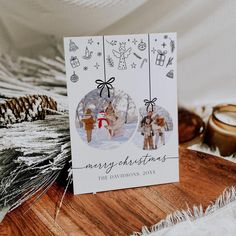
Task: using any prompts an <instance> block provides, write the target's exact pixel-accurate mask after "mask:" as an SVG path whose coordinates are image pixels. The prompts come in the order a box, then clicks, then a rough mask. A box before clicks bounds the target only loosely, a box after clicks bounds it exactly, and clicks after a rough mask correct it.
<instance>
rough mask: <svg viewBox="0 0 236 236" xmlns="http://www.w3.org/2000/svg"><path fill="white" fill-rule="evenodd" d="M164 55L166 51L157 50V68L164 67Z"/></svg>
mask: <svg viewBox="0 0 236 236" xmlns="http://www.w3.org/2000/svg"><path fill="white" fill-rule="evenodd" d="M166 53H167V51H166V50H164V51H161V50H157V57H156V65H158V66H163V65H164V63H165V59H166Z"/></svg>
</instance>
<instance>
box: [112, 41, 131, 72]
mask: <svg viewBox="0 0 236 236" xmlns="http://www.w3.org/2000/svg"><path fill="white" fill-rule="evenodd" d="M118 50H119V51H116V50H114V49H113V50H112V53H113V55H114V56H115V57H116V58H118V59H119V63H118V70H127V65H126V58H128V57H129V55H130V53H131V47H130V48H128V49H126V43H125V42H122V43H120V47H119V49H118Z"/></svg>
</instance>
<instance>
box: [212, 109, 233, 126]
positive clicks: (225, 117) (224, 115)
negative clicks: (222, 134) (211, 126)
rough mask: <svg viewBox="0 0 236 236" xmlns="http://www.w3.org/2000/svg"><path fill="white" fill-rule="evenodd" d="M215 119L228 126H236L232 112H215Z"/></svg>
mask: <svg viewBox="0 0 236 236" xmlns="http://www.w3.org/2000/svg"><path fill="white" fill-rule="evenodd" d="M215 117H216V118H217V119H218V120H220V121H222V122H224V123H226V124H228V125H233V126H236V112H233V111H217V112H215Z"/></svg>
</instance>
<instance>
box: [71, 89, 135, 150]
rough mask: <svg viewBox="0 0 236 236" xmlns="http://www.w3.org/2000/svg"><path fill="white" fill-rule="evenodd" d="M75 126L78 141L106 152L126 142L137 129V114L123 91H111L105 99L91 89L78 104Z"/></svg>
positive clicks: (95, 90) (133, 105)
mask: <svg viewBox="0 0 236 236" xmlns="http://www.w3.org/2000/svg"><path fill="white" fill-rule="evenodd" d="M75 125H76V129H77V132H78V134H79V136H80V137H81V139H82V140H83V141H84V142H85V143H87V144H88V145H89V146H91V147H94V148H98V149H102V150H106V149H114V148H117V147H119V146H120V145H121V144H123V143H125V142H127V141H128V140H129V139H130V138H131V136H132V135H133V134H134V132H135V130H136V129H137V126H138V112H137V109H136V106H135V103H134V101H133V100H132V98H131V97H130V96H129V95H128V94H127V93H125V92H124V91H122V90H118V89H112V90H111V92H110V96H109V97H108V96H107V94H105V92H104V93H103V94H102V95H101V91H100V89H94V90H92V91H90V92H89V93H88V94H86V95H85V96H84V97H83V98H82V100H81V101H80V102H79V104H78V106H77V110H76V117H75Z"/></svg>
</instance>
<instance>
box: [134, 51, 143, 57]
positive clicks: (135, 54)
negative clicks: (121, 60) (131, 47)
mask: <svg viewBox="0 0 236 236" xmlns="http://www.w3.org/2000/svg"><path fill="white" fill-rule="evenodd" d="M133 54H134V56H136V57H137V58H138V59H142V57H141V56H139V55H138V54H137V53H135V52H133Z"/></svg>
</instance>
